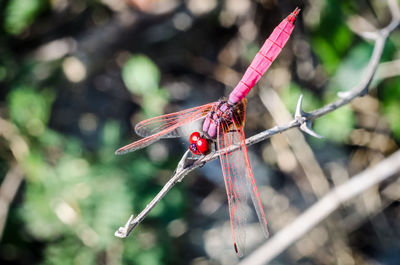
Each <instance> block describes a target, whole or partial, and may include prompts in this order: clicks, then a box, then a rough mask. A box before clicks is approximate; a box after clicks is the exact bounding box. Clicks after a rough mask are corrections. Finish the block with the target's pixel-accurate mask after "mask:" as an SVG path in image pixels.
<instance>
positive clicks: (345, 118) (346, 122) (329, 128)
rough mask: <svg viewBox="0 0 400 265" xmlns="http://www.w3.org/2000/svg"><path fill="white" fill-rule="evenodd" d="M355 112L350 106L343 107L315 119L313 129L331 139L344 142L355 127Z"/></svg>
mask: <svg viewBox="0 0 400 265" xmlns="http://www.w3.org/2000/svg"><path fill="white" fill-rule="evenodd" d="M354 123H355V121H354V114H353V111H352V109H351V108H350V107H349V106H344V107H341V108H339V109H337V110H335V111H333V112H331V113H329V114H327V115H325V116H324V117H322V118H320V119H317V120H315V121H314V125H313V129H314V130H315V131H316V132H317V133H318V134H320V135H323V136H324V137H326V138H327V139H329V140H333V141H335V142H339V143H344V142H347V139H348V137H349V135H350V133H351V131H352V130H353V128H354Z"/></svg>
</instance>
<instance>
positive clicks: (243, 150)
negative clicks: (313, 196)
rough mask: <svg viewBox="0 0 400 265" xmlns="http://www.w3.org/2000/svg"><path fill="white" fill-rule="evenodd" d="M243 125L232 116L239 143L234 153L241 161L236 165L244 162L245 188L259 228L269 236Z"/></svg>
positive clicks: (241, 164)
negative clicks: (238, 147)
mask: <svg viewBox="0 0 400 265" xmlns="http://www.w3.org/2000/svg"><path fill="white" fill-rule="evenodd" d="M243 125H244V124H243V123H242V122H239V121H238V119H237V118H236V117H235V116H234V121H233V126H234V131H235V133H236V134H237V136H238V139H239V144H240V149H239V150H238V151H237V152H235V153H237V156H238V160H241V162H240V163H238V164H237V165H239V166H241V167H242V166H243V163H244V164H245V171H246V175H245V179H246V181H245V182H246V185H247V190H248V192H249V194H250V197H251V200H252V202H253V205H254V208H255V210H256V213H257V217H258V221H259V222H260V225H261V229H262V230H263V232H264V235H265V237H269V232H268V223H267V218H266V215H265V212H264V208H263V205H262V202H261V198H260V194H259V192H258V188H257V184H256V180H255V179H254V175H253V171H252V170H251V166H250V160H249V154H248V153H247V145H246V137H245V135H244V130H243ZM235 166H236V164H233V167H235Z"/></svg>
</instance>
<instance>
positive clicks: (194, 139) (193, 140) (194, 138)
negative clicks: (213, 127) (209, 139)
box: [189, 132, 201, 144]
mask: <svg viewBox="0 0 400 265" xmlns="http://www.w3.org/2000/svg"><path fill="white" fill-rule="evenodd" d="M200 138H201V137H200V133H199V132H194V133H192V134H191V135H190V137H189V142H190V143H191V144H194V143H196V142H197V141H198V140H199V139H200Z"/></svg>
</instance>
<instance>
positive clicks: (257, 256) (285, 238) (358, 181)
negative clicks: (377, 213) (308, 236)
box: [239, 151, 400, 265]
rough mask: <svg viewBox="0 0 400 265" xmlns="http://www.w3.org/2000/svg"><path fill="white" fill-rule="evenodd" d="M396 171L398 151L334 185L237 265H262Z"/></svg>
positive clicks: (398, 163)
mask: <svg viewBox="0 0 400 265" xmlns="http://www.w3.org/2000/svg"><path fill="white" fill-rule="evenodd" d="M399 171H400V151H397V152H396V153H394V154H393V155H391V156H390V157H389V158H387V159H385V160H383V161H381V162H380V163H378V164H376V165H375V166H373V167H371V168H369V169H367V170H365V171H363V172H361V173H359V174H357V175H355V176H354V177H352V178H351V179H350V180H349V181H348V182H346V183H345V184H342V185H340V186H337V187H336V188H334V189H333V190H332V191H330V192H329V193H328V194H326V195H325V196H324V197H323V198H322V199H321V200H319V201H318V202H317V203H315V204H314V205H313V206H311V207H310V208H309V209H308V210H307V211H305V212H304V213H303V214H302V215H300V216H299V217H297V218H296V220H295V221H294V222H292V223H291V224H289V225H288V226H286V227H285V228H284V229H282V230H280V231H279V232H278V233H277V234H275V236H274V237H272V238H271V239H270V240H268V242H267V243H265V244H264V245H262V246H261V247H260V248H258V249H257V250H256V251H255V252H254V253H252V254H251V255H250V256H248V257H247V258H246V259H244V260H243V261H242V262H241V263H239V264H240V265H248V264H251V265H258V264H266V263H268V262H269V261H271V260H272V259H273V258H274V257H276V256H277V255H279V254H280V253H281V252H282V251H284V250H285V249H286V248H287V247H289V246H290V245H291V244H292V243H293V242H294V241H296V240H297V239H299V238H300V237H301V236H303V235H304V234H305V233H307V232H308V231H310V229H312V228H313V227H314V226H316V225H317V224H318V223H320V222H321V221H322V220H323V219H325V218H326V217H327V216H328V215H329V214H331V213H332V212H333V211H335V210H336V209H337V208H338V207H339V206H340V205H341V204H342V203H344V202H346V201H347V200H349V199H351V198H353V197H355V196H357V195H359V194H360V193H362V192H363V191H365V190H367V189H368V188H371V187H372V186H374V185H376V184H378V183H379V182H381V181H383V180H385V179H387V178H389V177H390V176H392V175H393V174H395V173H396V172H399Z"/></svg>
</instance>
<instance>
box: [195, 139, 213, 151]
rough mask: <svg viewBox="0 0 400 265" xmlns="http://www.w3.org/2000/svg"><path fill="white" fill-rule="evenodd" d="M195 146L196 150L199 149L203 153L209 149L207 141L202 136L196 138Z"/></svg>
mask: <svg viewBox="0 0 400 265" xmlns="http://www.w3.org/2000/svg"><path fill="white" fill-rule="evenodd" d="M196 147H197V150H199V152H200V153H202V154H203V155H205V154H207V153H208V152H209V149H210V148H209V146H208V141H207V140H206V139H204V138H200V139H199V140H197V142H196Z"/></svg>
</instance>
